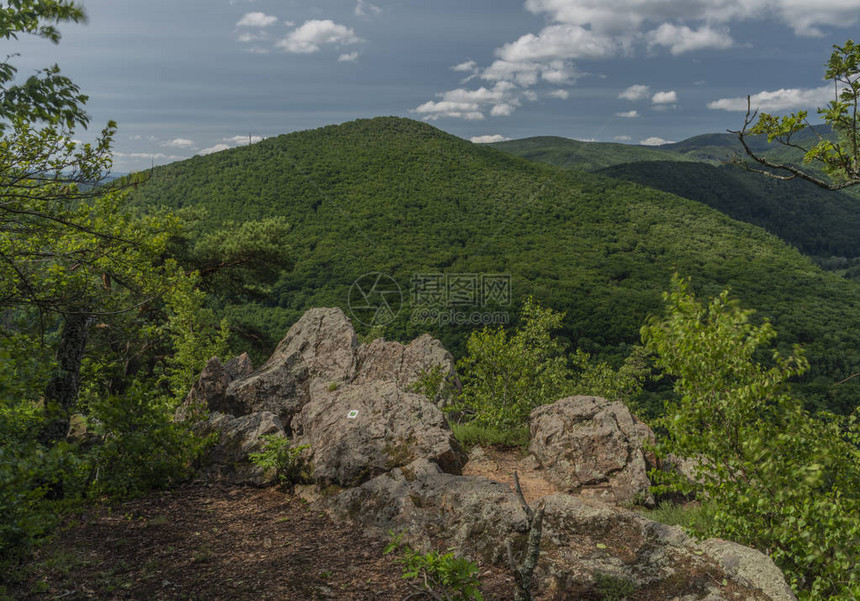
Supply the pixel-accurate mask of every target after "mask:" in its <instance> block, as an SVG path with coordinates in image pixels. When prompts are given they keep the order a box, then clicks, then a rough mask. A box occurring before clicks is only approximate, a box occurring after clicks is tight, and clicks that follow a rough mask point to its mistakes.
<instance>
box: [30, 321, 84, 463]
mask: <svg viewBox="0 0 860 601" xmlns="http://www.w3.org/2000/svg"><path fill="white" fill-rule="evenodd" d="M92 323H93V318H92V316H90V315H86V314H81V313H72V314H67V315H64V316H63V327H62V330H61V331H60V344H59V346H58V347H57V370H56V372H55V373H54V375H53V377H52V378H51V380H50V381H49V382H48V386H47V387H46V388H45V413H46V416H47V421H46V422H45V425H44V426H42V430H41V431H40V432H39V437H38V439H39V442H41V443H42V444H44V445H47V446H54V445H55V444H57V443H58V442H60V441H61V440H63V439H65V438H66V436H68V434H69V417H70V415H71V413H72V410H73V409H74V407H75V403H76V402H77V400H78V390H79V389H80V387H81V361H83V358H84V352H85V351H86V348H87V341H88V340H89V334H90V326H91V325H92Z"/></svg>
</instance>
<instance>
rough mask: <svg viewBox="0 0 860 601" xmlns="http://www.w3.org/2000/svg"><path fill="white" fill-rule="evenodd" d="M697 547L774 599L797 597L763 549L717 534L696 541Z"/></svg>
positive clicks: (729, 572) (727, 569) (738, 577)
mask: <svg viewBox="0 0 860 601" xmlns="http://www.w3.org/2000/svg"><path fill="white" fill-rule="evenodd" d="M699 548H700V549H702V550H703V551H704V552H705V554H706V555H708V556H709V557H711V558H713V559H714V560H716V561H717V562H719V564H720V565H721V566H722V567H723V569H724V570H725V571H726V573H727V574H729V575H730V576H732V577H734V578H735V579H736V580H738V581H742V582H746V583H748V584H750V585H752V586H755V587H756V588H758V589H759V590H761V591H762V592H763V593H764V594H765V595H767V596H768V597H769V598H770V599H772V600H773V601H797V597H796V596H795V594H794V591H792V590H791V588H790V587H789V586H788V584H786V582H785V577H784V576H783V574H782V572H781V571H780V569H779V568H777V567H776V566H775V565H774V563H773V561H771V560H770V558H769V557H768V556H767V555H765V554H764V553H761V552H760V551H756V550H755V549H751V548H749V547H745V546H743V545H739V544H737V543H733V542H731V541H727V540H721V539H718V538H711V539H708V540H706V541H704V542H702V543H699Z"/></svg>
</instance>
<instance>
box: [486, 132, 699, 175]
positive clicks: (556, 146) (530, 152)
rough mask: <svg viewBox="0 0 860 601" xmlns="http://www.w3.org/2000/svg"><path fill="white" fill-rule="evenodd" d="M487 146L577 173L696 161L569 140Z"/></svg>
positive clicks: (654, 150)
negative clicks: (637, 164) (644, 163)
mask: <svg viewBox="0 0 860 601" xmlns="http://www.w3.org/2000/svg"><path fill="white" fill-rule="evenodd" d="M490 146H492V147H494V148H496V149H498V150H501V151H504V152H507V153H510V154H512V155H515V156H518V157H522V158H524V159H530V160H533V161H540V162H541V163H548V164H550V165H555V166H556V167H566V168H568V169H577V170H579V171H595V170H597V169H603V168H605V167H611V166H612V165H618V164H621V163H631V162H634V161H699V160H702V159H700V158H698V157H695V156H687V155H686V154H683V153H676V152H671V151H667V150H665V149H664V148H665V147H660V148H655V147H652V146H634V145H632V144H613V143H607V142H580V141H579V140H571V139H568V138H559V137H552V136H539V137H535V138H524V139H522V140H510V141H507V142H495V143H493V144H490Z"/></svg>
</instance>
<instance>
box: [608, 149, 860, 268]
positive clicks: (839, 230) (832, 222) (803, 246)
mask: <svg viewBox="0 0 860 601" xmlns="http://www.w3.org/2000/svg"><path fill="white" fill-rule="evenodd" d="M600 173H602V174H604V175H608V176H610V177H617V178H620V179H624V180H627V181H632V182H636V183H639V184H642V185H643V186H648V187H650V188H656V189H658V190H662V191H664V192H670V193H672V194H677V195H678V196H683V197H684V198H689V199H691V200H696V201H698V202H702V203H704V204H706V205H708V206H709V207H713V208H715V209H717V210H718V211H721V212H723V213H725V214H726V215H728V216H729V217H732V218H733V219H737V220H739V221H745V222H747V223H752V224H754V225H758V226H760V227H763V228H764V229H766V230H768V231H769V232H772V233H774V234H776V235H777V236H779V237H780V238H782V239H783V240H785V241H786V242H788V243H789V244H791V245H793V246H795V247H797V248H798V249H800V251H801V252H804V253H806V254H809V255H814V256H819V257H821V256H840V257H847V258H854V257H858V256H860V234H858V233H860V200H858V199H857V198H854V197H852V196H849V195H848V194H845V193H841V192H831V191H827V190H824V189H822V188H819V187H818V186H816V185H814V184H811V183H809V182H805V181H802V180H791V181H780V180H776V179H772V178H768V177H762V176H761V175H759V174H756V173H751V172H749V171H744V170H743V169H740V168H738V167H734V166H732V165H722V166H719V167H715V166H712V165H707V164H704V163H669V162H638V163H628V164H625V165H616V166H613V167H609V168H607V169H604V170H601V171H600Z"/></svg>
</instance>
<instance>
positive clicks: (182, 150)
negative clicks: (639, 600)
mask: <svg viewBox="0 0 860 601" xmlns="http://www.w3.org/2000/svg"><path fill="white" fill-rule="evenodd" d="M82 4H83V6H84V8H85V9H86V12H87V14H88V22H87V23H86V24H63V25H62V26H61V32H62V34H63V39H62V40H61V42H60V44H59V45H53V44H51V43H50V42H48V41H46V40H41V39H34V38H26V37H22V38H21V39H20V40H18V41H14V40H8V41H3V42H2V44H3V45H5V48H3V50H5V51H6V53H7V54H12V53H18V54H19V56H17V57H14V58H13V59H11V60H12V61H13V63H14V64H15V65H16V66H17V67H18V68H19V72H20V74H21V76H22V77H23V76H26V75H28V74H29V73H30V72H32V71H33V70H35V69H38V68H40V67H44V66H47V65H51V64H54V63H57V64H59V65H60V67H61V69H62V70H63V72H64V73H65V74H67V75H69V76H70V77H71V78H72V79H73V80H74V81H75V82H76V83H77V84H78V85H80V87H81V89H82V91H83V92H84V93H86V94H88V95H89V96H90V100H89V103H88V105H87V107H88V112H89V113H90V115H91V117H92V123H91V126H90V130H89V131H88V132H76V137H77V138H79V139H84V140H86V139H91V138H92V137H93V136H94V135H95V133H96V132H97V131H98V130H99V129H100V128H101V126H103V124H104V123H106V122H107V121H108V120H115V121H116V122H117V123H118V125H119V131H118V134H117V136H116V140H115V145H114V151H115V160H114V170H115V171H116V172H119V173H122V172H127V171H131V170H138V169H145V168H148V167H150V165H152V164H163V163H168V162H172V161H177V160H182V159H185V158H188V157H191V156H194V155H195V154H207V153H211V152H217V151H218V150H223V149H226V148H230V147H235V146H239V145H244V144H248V143H249V141H250V142H255V141H258V140H260V139H262V138H265V137H269V136H275V135H279V134H284V133H289V132H292V131H298V130H305V129H312V128H316V127H322V126H324V125H330V124H335V123H342V122H345V121H351V120H353V119H359V118H370V117H376V116H383V115H396V116H401V117H408V118H412V119H418V120H424V121H427V122H428V123H430V124H432V125H434V126H435V127H438V128H440V129H442V130H444V131H447V132H450V133H452V134H454V135H457V136H460V137H463V138H465V139H468V140H472V141H474V142H486V141H496V140H503V139H517V138H524V137H529V136H537V135H556V136H564V137H567V138H574V139H578V140H586V141H600V142H622V143H628V144H646V145H659V144H662V143H666V142H671V141H680V140H683V139H685V138H688V137H691V136H694V135H698V134H702V133H710V132H725V131H726V130H727V129H738V128H739V127H740V125H741V124H742V122H743V116H744V110H745V108H746V100H745V97H746V96H747V95H752V97H753V102H754V105H755V106H757V107H759V108H761V109H762V110H767V111H768V112H774V113H780V112H786V111H795V110H800V109H804V110H810V112H812V113H813V114H814V110H815V107H817V106H823V105H824V104H826V103H827V102H828V101H829V99H831V98H832V94H833V89H832V87H831V86H828V85H827V82H826V81H824V79H823V76H824V64H825V62H826V61H827V58H828V57H829V55H830V52H831V50H832V45H833V44H841V43H843V42H844V41H845V40H846V39H849V38H851V37H852V36H855V33H856V28H857V26H858V24H860V0H814V1H813V0H432V1H428V0H318V1H310V2H308V1H299V0H147V2H141V1H139V0H134V1H132V0H83V2H82Z"/></svg>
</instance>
